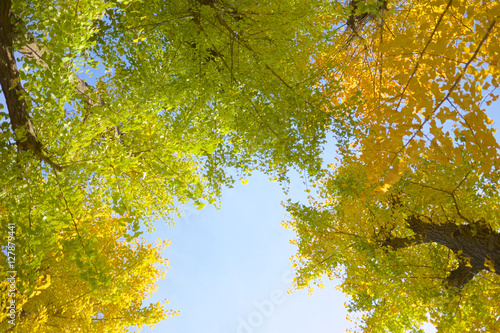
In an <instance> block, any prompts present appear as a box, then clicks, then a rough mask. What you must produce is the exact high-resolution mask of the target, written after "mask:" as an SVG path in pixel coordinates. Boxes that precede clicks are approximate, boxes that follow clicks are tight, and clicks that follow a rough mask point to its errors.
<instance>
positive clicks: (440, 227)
mask: <svg viewBox="0 0 500 333" xmlns="http://www.w3.org/2000/svg"><path fill="white" fill-rule="evenodd" d="M407 223H408V227H409V228H410V229H411V230H412V231H413V232H415V236H412V237H407V238H394V239H389V240H387V241H386V242H384V246H389V247H392V248H393V249H395V250H397V249H401V248H406V247H410V246H413V245H418V244H422V243H438V244H441V245H443V246H446V247H447V248H449V249H450V250H452V251H453V252H454V253H455V254H456V255H457V256H458V258H459V260H460V264H459V267H458V268H457V269H455V270H453V271H452V272H451V273H450V274H449V275H448V277H447V284H448V286H450V287H458V288H462V287H463V286H464V285H465V284H466V283H467V282H469V281H470V280H471V279H472V278H473V277H474V275H475V274H477V273H478V272H479V271H481V270H483V269H486V270H490V271H494V272H495V273H496V274H500V234H499V233H498V232H495V231H492V230H490V229H489V228H487V227H485V226H481V225H480V224H479V223H478V224H477V225H469V224H462V225H457V224H454V223H451V222H447V223H443V224H437V223H433V222H432V220H431V219H430V218H426V217H424V216H419V215H413V216H411V217H409V218H408V219H407ZM486 261H489V262H490V263H492V265H493V266H494V269H491V268H490V267H487V266H486V265H485V263H486Z"/></svg>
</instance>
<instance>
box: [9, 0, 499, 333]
mask: <svg viewBox="0 0 500 333" xmlns="http://www.w3.org/2000/svg"><path fill="white" fill-rule="evenodd" d="M499 19H500V4H498V3H497V2H493V1H492V2H483V1H479V0H473V1H463V0H433V1H426V2H419V1H413V0H407V1H397V2H391V1H385V0H384V1H375V0H373V1H372V0H367V1H362V0H354V1H350V2H349V3H347V2H343V1H320V0H313V1H306V0H297V1H289V2H283V1H279V0H276V1H274V0H272V1H266V2H265V3H256V2H255V1H247V0H241V1H235V2H229V1H222V0H186V1H177V2H175V1H174V2H172V1H170V2H168V1H160V0H151V1H143V0H80V1H77V2H75V1H69V0H39V1H18V0H0V73H1V75H0V83H1V89H2V92H3V95H4V97H5V102H2V104H0V107H1V110H0V116H1V117H2V120H1V123H0V126H1V129H2V130H1V133H0V136H1V139H0V168H1V169H0V189H1V191H2V201H1V202H2V203H1V205H2V206H1V207H0V213H1V215H0V216H1V220H2V223H1V226H0V228H2V229H1V232H0V235H1V236H2V237H1V238H2V241H3V243H2V246H3V247H2V250H3V251H2V255H4V256H6V255H13V254H15V265H14V266H9V265H8V263H7V261H6V260H2V268H4V269H3V270H2V273H1V274H2V275H1V276H2V281H4V280H5V281H8V280H6V278H7V277H8V273H7V272H8V271H12V269H14V268H15V269H14V270H15V271H16V276H17V280H16V281H17V282H16V293H15V297H16V300H17V302H18V303H17V308H16V311H17V314H18V320H17V321H16V324H15V325H16V326H15V327H11V329H13V330H18V331H22V330H32V331H36V330H39V331H50V330H54V331H55V330H58V329H59V328H60V326H61V325H62V324H61V323H62V322H63V321H64V325H65V327H85V328H86V329H87V330H89V331H96V332H98V331H99V332H101V331H116V330H122V329H126V327H127V326H128V325H134V324H137V325H139V326H141V325H144V324H154V323H155V322H157V321H158V320H160V319H162V318H165V317H166V316H169V315H171V314H175V312H172V311H169V310H167V309H166V308H165V307H164V305H161V304H157V305H152V306H150V307H143V306H142V302H143V300H144V299H145V298H146V297H147V295H149V294H150V293H151V289H150V288H151V287H150V286H151V285H154V283H155V282H154V281H156V279H157V278H159V277H160V276H161V274H162V273H161V272H162V270H161V269H160V268H158V267H159V266H161V265H163V264H165V261H164V260H163V259H162V258H161V255H160V252H161V248H162V246H164V245H165V244H164V243H163V244H159V245H147V244H145V243H141V242H140V241H138V240H137V239H138V237H139V235H140V231H139V229H140V226H141V225H143V226H145V227H147V228H149V229H150V230H152V229H153V224H152V222H153V221H155V220H156V219H158V218H160V217H162V218H164V219H172V218H174V217H176V216H177V215H178V214H179V213H178V212H179V210H178V208H179V207H180V206H182V205H185V204H193V205H195V206H196V207H198V208H199V209H201V208H203V206H204V205H205V204H213V203H215V202H217V200H218V199H219V197H220V193H221V189H222V188H224V187H226V186H231V184H232V183H233V182H234V179H233V177H232V176H231V175H230V173H229V172H228V171H229V170H231V172H232V173H233V174H237V175H238V176H237V177H239V178H240V179H242V181H245V180H244V178H245V176H246V175H249V174H251V172H252V171H253V170H259V171H262V172H264V173H266V174H267V175H268V176H269V178H273V179H275V180H280V181H286V180H287V172H288V171H289V170H290V169H292V168H294V169H296V170H299V171H301V172H304V173H306V174H308V175H309V176H310V178H311V179H312V180H318V179H321V180H320V181H319V186H320V188H321V191H320V192H321V196H320V197H319V198H317V199H312V200H311V204H310V205H309V206H306V205H301V204H293V203H289V205H288V209H289V211H290V212H291V213H292V220H291V221H289V224H288V226H289V227H290V228H292V229H294V230H295V231H296V232H297V244H298V247H299V253H298V254H297V256H296V258H295V265H296V266H297V268H298V277H297V279H296V283H297V286H298V287H305V286H307V285H308V284H309V283H311V281H317V282H318V280H316V279H318V278H320V276H321V275H322V274H324V273H326V274H327V275H328V276H330V277H333V276H337V277H341V278H343V283H342V286H341V288H342V290H343V291H344V292H346V293H347V294H349V295H351V296H352V302H351V304H350V309H351V310H354V311H361V312H362V315H363V318H362V322H363V324H362V329H363V330H364V331H374V332H381V331H387V332H399V331H401V332H402V331H407V330H413V331H418V330H419V326H420V324H421V323H422V322H425V321H427V320H428V318H430V320H431V321H432V322H433V323H434V324H435V325H436V326H437V327H438V328H439V329H440V331H464V330H466V329H471V328H474V329H476V330H478V331H481V330H488V329H492V328H494V327H495V325H496V323H497V321H498V320H497V318H498V315H499V313H498V310H497V309H498V305H499V304H498V301H497V297H496V296H497V295H498V285H499V284H500V280H499V277H498V272H500V235H499V230H500V225H499V222H498V221H499V219H498V216H497V215H498V209H497V202H498V199H499V198H498V189H497V187H498V182H499V180H500V179H499V177H500V176H499V173H498V170H499V167H500V165H499V163H500V162H499V161H500V159H499V158H498V148H499V147H498V143H497V141H496V140H495V138H494V136H493V133H494V129H493V128H492V121H491V120H490V119H489V118H488V117H487V115H486V113H485V105H490V104H491V103H492V102H495V101H496V100H497V99H498V95H496V94H495V92H496V89H498V85H499V81H500V80H499V74H500V67H499V62H498V59H500V46H499V44H498V41H497V39H498V38H496V37H497V36H498V21H499ZM5 107H6V110H4V108H5ZM329 134H333V135H335V137H336V138H337V143H338V146H339V156H338V158H337V163H336V164H337V165H336V166H334V167H333V169H332V170H331V171H329V172H327V171H325V170H322V169H321V165H322V162H323V161H322V159H321V157H320V154H321V152H322V149H323V148H322V145H323V144H324V143H326V140H327V135H329ZM328 162H331V161H328ZM133 242H135V243H133ZM5 244H8V246H7V248H5V246H6V245H5ZM133 244H135V245H133ZM11 250H12V251H11ZM2 259H3V258H2ZM135 263H138V265H139V266H138V267H139V268H137V270H135V268H133V267H135V266H134V265H135ZM13 267H14V268H13ZM68 270H73V271H74V272H73V273H74V274H72V275H71V276H70V277H69V278H68V280H67V281H66V280H64V279H63V278H62V274H64V272H65V271H68ZM125 272H126V273H125ZM50 281H57V284H55V283H53V282H50ZM2 283H3V285H2V288H4V289H5V288H10V284H9V283H10V282H9V283H5V282H2ZM318 283H320V282H318ZM4 289H3V290H4ZM5 290H7V289H5ZM388 290H390V291H391V292H390V297H389V296H387V294H388ZM7 301H8V298H7V299H4V300H3V303H2V304H3V307H2V316H3V317H2V318H3V319H4V318H6V317H5V316H6V314H7V313H8V312H7V311H8V308H7V305H6V302H7ZM408 304H411V306H407V305H408ZM33 318H36V319H33ZM66 324H67V325H68V326H66ZM68 329H69V328H68Z"/></svg>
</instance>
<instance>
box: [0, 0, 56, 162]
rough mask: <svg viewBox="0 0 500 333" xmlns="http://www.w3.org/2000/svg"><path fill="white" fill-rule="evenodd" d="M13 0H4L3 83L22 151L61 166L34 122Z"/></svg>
mask: <svg viewBox="0 0 500 333" xmlns="http://www.w3.org/2000/svg"><path fill="white" fill-rule="evenodd" d="M11 19H13V14H12V9H11V0H0V84H1V86H2V91H3V93H4V96H5V102H6V104H7V108H8V110H9V118H10V124H11V126H12V130H13V131H14V132H15V135H16V137H17V145H18V148H19V150H30V151H32V152H33V154H35V156H37V157H38V158H40V159H41V160H43V161H45V162H46V163H48V164H49V165H51V166H52V167H53V168H54V169H57V170H60V169H61V167H60V166H59V165H57V164H56V163H54V162H52V161H51V160H50V159H49V158H48V157H47V156H45V154H44V152H43V144H42V143H41V142H40V141H39V140H38V138H37V136H36V133H35V128H34V126H33V123H32V121H31V118H30V115H29V112H28V105H27V104H26V101H25V100H24V91H23V87H22V85H21V79H20V78H19V71H18V69H17V64H16V59H15V57H14V50H13V40H14V37H15V34H14V31H13V25H12V23H11Z"/></svg>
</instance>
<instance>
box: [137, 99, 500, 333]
mask: <svg viewBox="0 0 500 333" xmlns="http://www.w3.org/2000/svg"><path fill="white" fill-rule="evenodd" d="M499 111H500V103H499V102H497V103H494V104H492V105H491V106H490V107H488V116H489V117H490V118H492V119H493V120H494V121H495V127H496V128H498V127H499V126H498V124H500V115H499V114H500V112H499ZM499 134H500V133H499V132H497V133H496V138H497V140H500V136H499ZM328 148H329V149H327V152H326V153H325V155H324V156H325V160H326V161H327V162H329V161H333V156H334V155H333V150H334V148H333V147H328ZM305 189H306V188H305V185H304V184H303V180H302V179H300V177H299V176H298V175H296V174H295V175H293V176H292V178H291V186H290V193H289V195H290V197H291V198H292V200H294V201H302V202H306V201H307V195H308V194H307V193H304V190H305ZM287 198H288V197H287V196H286V195H285V194H284V193H283V191H282V189H281V187H280V185H279V184H278V183H272V182H271V181H270V180H269V179H268V178H267V177H266V176H264V175H261V174H256V175H254V176H252V177H250V178H249V182H248V184H247V185H242V184H239V183H237V184H235V187H234V188H233V189H226V190H225V191H223V195H222V201H221V208H220V209H219V210H217V209H215V208H214V207H212V206H210V207H209V206H207V207H206V208H205V209H203V210H200V211H199V210H196V209H194V208H187V211H186V215H185V217H183V218H182V219H179V220H178V221H177V222H176V225H175V227H168V226H167V225H165V224H164V223H162V222H158V223H157V224H156V225H155V227H156V232H155V233H154V234H150V235H147V238H148V239H150V240H155V239H157V238H158V237H160V238H168V239H169V240H170V241H171V242H172V243H171V246H170V247H169V248H168V249H167V250H166V251H165V256H166V257H167V258H168V259H170V265H171V268H170V269H169V271H168V273H167V275H166V278H165V279H164V280H161V281H160V282H159V289H158V291H157V293H156V294H155V295H154V297H153V300H158V299H164V298H169V299H170V302H171V304H170V306H171V308H172V309H176V310H180V315H179V316H177V317H174V318H167V319H166V320H165V321H163V322H161V323H159V324H158V325H157V326H156V327H155V328H154V329H151V328H149V327H145V328H144V330H143V332H173V333H182V332H204V333H271V332H286V333H299V332H300V333H303V332H314V333H326V332H329V333H331V332H345V331H346V329H347V328H353V325H352V323H350V322H349V321H347V319H346V315H347V311H346V309H345V307H344V303H345V302H347V301H348V299H347V298H346V297H345V295H343V294H342V293H341V292H339V291H337V290H335V285H336V281H325V287H324V288H323V289H316V290H315V292H314V293H313V295H312V296H308V292H307V290H299V291H294V292H293V293H292V294H291V295H289V294H287V290H288V289H289V287H290V286H291V278H292V277H293V270H292V269H291V266H290V261H289V257H290V256H292V255H293V254H295V253H296V247H295V246H294V245H291V244H290V243H289V240H290V239H292V238H294V233H293V232H291V231H288V230H285V229H284V228H283V227H282V226H281V221H282V220H283V219H284V218H285V213H286V212H285V210H284V208H283V207H282V206H281V204H280V203H281V202H282V201H283V200H286V199H287ZM425 332H426V333H431V332H436V330H435V329H434V328H433V327H432V326H431V325H426V326H425Z"/></svg>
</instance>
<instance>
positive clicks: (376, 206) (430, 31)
mask: <svg viewBox="0 0 500 333" xmlns="http://www.w3.org/2000/svg"><path fill="white" fill-rule="evenodd" d="M353 3H354V5H353ZM353 3H351V5H350V6H346V7H344V8H345V15H343V16H339V17H338V18H337V19H336V20H335V21H333V22H332V24H334V25H335V26H338V27H339V29H341V30H342V29H343V33H341V34H338V35H336V37H337V38H336V39H335V40H334V41H333V42H332V47H331V51H330V52H328V53H326V54H325V55H323V56H322V57H321V58H320V59H318V61H316V62H315V65H316V66H319V67H322V68H323V69H324V70H325V72H327V73H328V75H325V77H327V78H331V80H328V79H327V80H326V81H324V82H323V83H324V84H323V89H324V90H325V91H327V92H328V87H329V84H330V83H331V82H332V83H333V82H341V83H340V84H341V87H342V88H341V89H340V91H339V92H337V93H333V92H332V93H327V94H328V96H329V97H330V98H332V100H333V102H332V104H333V105H335V103H341V102H344V101H346V100H348V99H350V98H352V96H356V95H359V96H360V97H359V100H358V107H357V108H356V109H355V110H354V116H353V118H354V121H353V123H352V125H351V126H352V128H351V133H352V135H351V136H350V138H349V140H350V144H349V145H347V146H345V147H340V151H339V154H340V157H339V158H338V162H337V165H336V166H332V170H331V171H330V173H329V174H328V175H327V176H326V177H325V178H324V179H323V180H322V181H321V182H320V188H321V194H320V196H319V197H318V198H311V203H310V205H301V204H294V203H290V204H289V205H288V209H289V211H290V212H291V214H292V219H291V220H290V221H289V222H288V227H289V228H292V229H294V230H295V231H296V232H297V234H298V237H297V240H296V243H297V244H298V249H299V252H298V254H297V255H296V257H295V258H294V265H296V267H297V270H298V277H297V279H296V284H297V286H298V287H305V286H308V285H310V284H311V283H314V282H313V281H316V283H317V284H319V285H320V286H321V275H322V274H326V275H327V276H329V277H332V278H333V277H340V278H342V280H343V282H342V284H341V286H340V288H341V289H342V290H343V291H344V292H345V293H347V294H348V295H351V297H352V299H351V302H350V303H349V309H350V310H351V311H355V312H357V313H358V319H359V322H358V323H359V324H360V326H358V328H360V329H361V330H363V331H366V332H408V331H411V332H419V331H421V330H420V326H421V325H422V324H423V323H425V322H427V321H428V320H430V321H431V322H432V323H433V324H434V325H435V326H436V327H437V329H438V331H439V332H454V331H470V330H473V331H491V330H493V331H494V330H495V329H498V316H499V312H498V303H497V299H498V297H497V296H498V292H499V289H498V286H499V285H500V278H499V275H498V274H499V273H498V272H500V234H499V231H500V225H499V223H498V195H499V194H498V181H499V178H498V177H499V173H498V170H499V165H498V163H499V161H500V159H499V158H498V157H499V156H498V148H499V145H498V143H497V141H496V139H495V137H494V136H493V133H494V131H495V130H494V129H493V128H492V126H491V125H492V121H491V120H490V119H489V118H488V117H487V115H486V112H485V111H486V110H485V106H487V105H490V104H491V103H492V102H494V101H496V100H497V98H498V95H496V94H495V90H496V89H497V88H498V82H499V74H500V72H499V69H500V68H499V67H498V59H499V54H500V48H499V44H498V41H497V39H498V38H497V36H498V19H499V14H500V6H499V4H498V3H496V2H467V1H459V0H448V1H428V2H418V1H400V2H396V3H392V2H373V3H372V2H366V3H365V2H358V1H355V2H353ZM361 4H363V6H361ZM342 23H344V26H342V25H341V24H342ZM334 60H335V61H337V63H336V64H335V65H333V66H332V65H330V64H331V63H332V62H333V61H334ZM335 90H336V91H338V87H335Z"/></svg>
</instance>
